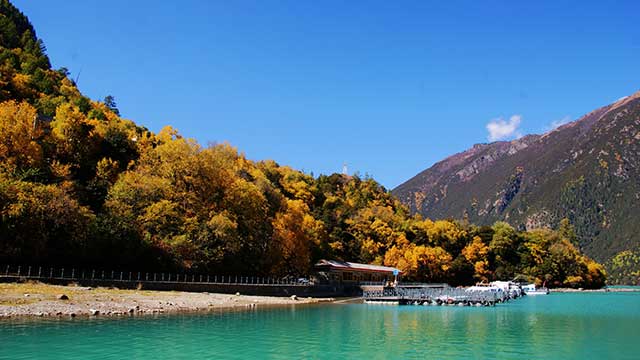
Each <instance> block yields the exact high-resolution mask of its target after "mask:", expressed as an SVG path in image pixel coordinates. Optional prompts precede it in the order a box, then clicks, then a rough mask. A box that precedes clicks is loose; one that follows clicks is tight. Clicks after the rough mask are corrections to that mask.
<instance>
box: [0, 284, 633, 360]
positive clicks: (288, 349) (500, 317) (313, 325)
mask: <svg viewBox="0 0 640 360" xmlns="http://www.w3.org/2000/svg"><path fill="white" fill-rule="evenodd" d="M0 359H52V360H55V359H88V360H92V359H154V360H159V359H640V293H591V294H585V293H575V294H551V295H548V296H537V297H528V298H522V299H518V300H515V301H512V302H510V303H507V304H501V305H498V306H496V307H492V308H467V307H465V308H458V307H423V306H392V305H387V306H382V305H364V304H352V305H339V304H335V305H321V306H315V305H314V306H299V307H285V308H275V309H274V308H272V309H256V310H250V311H233V312H216V313H208V314H204V315H163V316H158V317H132V318H119V319H111V318H92V319H87V318H85V319H72V320H71V319H50V320H42V319H37V320H24V319H22V320H18V319H9V320H0Z"/></svg>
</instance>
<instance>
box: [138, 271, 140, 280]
mask: <svg viewBox="0 0 640 360" xmlns="http://www.w3.org/2000/svg"><path fill="white" fill-rule="evenodd" d="M138 281H140V271H138Z"/></svg>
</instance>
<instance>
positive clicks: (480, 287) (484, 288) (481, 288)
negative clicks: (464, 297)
mask: <svg viewBox="0 0 640 360" xmlns="http://www.w3.org/2000/svg"><path fill="white" fill-rule="evenodd" d="M465 291H468V292H491V293H503V292H504V291H503V290H502V288H500V287H498V286H494V285H489V284H485V283H479V284H476V285H475V286H471V287H468V288H466V289H465Z"/></svg>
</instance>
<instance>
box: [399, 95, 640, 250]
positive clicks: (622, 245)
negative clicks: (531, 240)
mask: <svg viewBox="0 0 640 360" xmlns="http://www.w3.org/2000/svg"><path fill="white" fill-rule="evenodd" d="M392 192H393V194H394V195H396V196H397V197H398V198H399V199H400V201H401V202H403V203H404V204H406V205H407V206H409V207H410V209H411V210H412V211H413V212H416V213H420V214H422V215H423V216H424V217H428V218H458V219H463V218H464V219H468V220H469V221H471V222H474V223H478V224H491V223H493V222H495V221H499V220H503V221H506V222H508V223H510V224H511V225H512V226H515V227H517V228H519V229H521V230H525V229H526V230H530V229H533V228H540V227H551V228H557V227H558V226H559V223H560V221H561V220H562V219H564V218H567V219H569V221H570V222H571V223H572V224H573V225H574V226H575V228H576V232H577V235H578V237H579V239H580V240H579V244H580V247H581V248H582V249H583V250H584V251H585V252H586V253H587V254H588V255H590V256H592V257H594V258H596V259H597V260H599V261H606V260H609V259H611V258H612V257H613V256H614V255H615V254H617V253H620V252H621V251H623V250H628V249H632V250H635V249H637V248H638V245H639V244H640V235H639V234H640V222H639V221H637V219H638V214H639V213H640V92H638V93H635V94H633V95H631V96H627V97H625V98H622V99H620V100H618V101H617V102H615V103H613V104H610V105H607V106H604V107H601V108H599V109H597V110H595V111H592V112H591V113H589V114H587V115H585V116H583V117H582V118H580V119H579V120H577V121H574V122H572V123H569V124H566V125H564V126H561V127H559V128H557V129H555V130H552V131H550V132H548V133H546V134H543V135H528V136H525V137H523V138H520V139H517V140H513V141H500V142H494V143H490V144H477V145H474V146H473V147H472V148H470V149H469V150H467V151H464V152H462V153H459V154H455V155H453V156H451V157H449V158H447V159H445V160H443V161H440V162H439V163H437V164H435V165H434V166H432V167H431V168H429V169H427V170H424V171H423V172H421V173H419V174H418V175H416V176H415V177H413V178H411V179H410V180H408V181H407V182H405V183H403V184H401V185H400V186H398V187H397V188H396V189H394V190H393V191H392Z"/></svg>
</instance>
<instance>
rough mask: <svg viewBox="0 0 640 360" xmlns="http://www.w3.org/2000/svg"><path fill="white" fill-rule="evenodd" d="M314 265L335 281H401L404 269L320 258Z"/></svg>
mask: <svg viewBox="0 0 640 360" xmlns="http://www.w3.org/2000/svg"><path fill="white" fill-rule="evenodd" d="M314 267H315V269H316V271H317V272H318V273H319V274H322V275H323V276H324V278H325V279H326V280H328V281H329V282H335V283H353V284H357V283H362V282H380V283H382V282H384V283H387V282H396V281H399V280H400V277H401V276H402V271H400V270H398V269H396V268H394V267H389V266H381V265H370V264H359V263H353V262H346V261H337V260H320V261H318V263H316V264H315V266H314Z"/></svg>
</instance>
